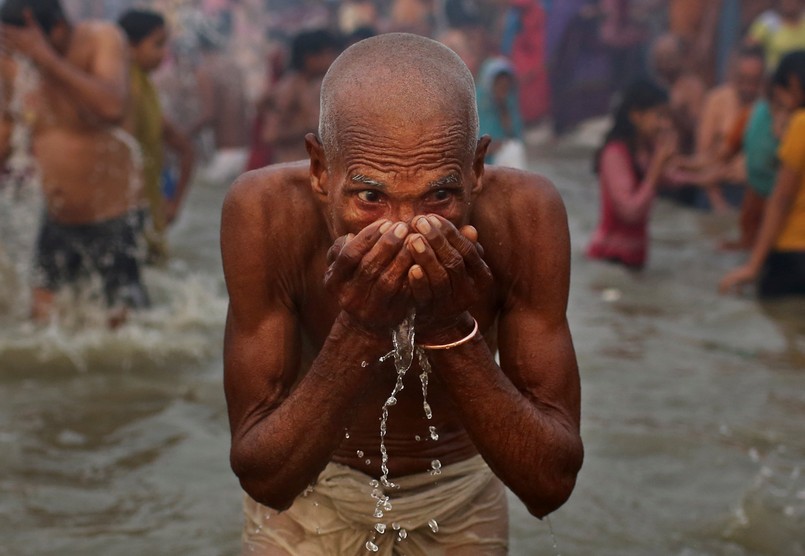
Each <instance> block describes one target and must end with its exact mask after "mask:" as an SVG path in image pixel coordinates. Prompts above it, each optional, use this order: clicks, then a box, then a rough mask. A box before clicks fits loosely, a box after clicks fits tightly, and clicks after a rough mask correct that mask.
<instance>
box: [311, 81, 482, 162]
mask: <svg viewBox="0 0 805 556" xmlns="http://www.w3.org/2000/svg"><path fill="white" fill-rule="evenodd" d="M324 98H325V96H324V95H323V103H322V114H321V118H322V121H321V126H320V133H321V134H322V140H323V141H324V142H325V149H327V150H331V151H332V150H335V151H336V152H337V153H339V154H341V155H347V154H348V153H351V152H352V151H354V150H355V149H358V150H366V149H367V148H370V147H371V148H372V149H380V150H382V149H390V150H393V151H401V152H404V151H407V150H408V151H411V150H416V149H421V148H422V147H423V145H429V146H430V148H433V149H437V150H441V151H443V152H444V153H445V155H450V156H451V157H460V156H461V157H463V156H470V157H471V155H472V153H473V152H474V148H475V145H476V141H477V134H478V129H477V111H476V107H475V96H474V91H468V90H466V88H461V87H456V86H455V84H453V83H451V82H450V80H446V81H445V82H440V80H439V79H438V77H434V76H426V75H417V74H416V73H414V74H413V75H412V74H411V73H410V72H409V73H408V74H406V75H404V76H401V75H399V74H394V72H393V71H391V70H389V69H388V68H383V69H380V70H375V71H369V72H367V73H366V74H365V75H363V76H359V77H358V78H356V79H350V80H346V81H342V82H341V83H338V84H337V85H336V86H335V87H334V88H332V89H331V90H330V91H328V92H327V94H326V101H325V100H324ZM327 143H329V145H328V144H327Z"/></svg>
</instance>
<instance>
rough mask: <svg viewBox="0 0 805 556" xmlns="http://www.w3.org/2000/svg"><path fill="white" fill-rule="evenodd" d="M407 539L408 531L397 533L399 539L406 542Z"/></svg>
mask: <svg viewBox="0 0 805 556" xmlns="http://www.w3.org/2000/svg"><path fill="white" fill-rule="evenodd" d="M407 538H408V531H406V530H405V529H400V531H399V532H398V533H397V539H399V540H401V541H404V540H405V539H407Z"/></svg>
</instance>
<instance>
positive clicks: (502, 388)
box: [428, 337, 583, 517]
mask: <svg viewBox="0 0 805 556" xmlns="http://www.w3.org/2000/svg"><path fill="white" fill-rule="evenodd" d="M428 356H429V358H430V360H431V365H432V366H433V369H434V371H435V372H436V374H437V375H438V376H439V377H440V379H441V381H442V382H443V383H444V386H445V388H446V389H447V390H448V391H449V392H450V395H451V397H452V398H453V400H454V401H455V405H456V407H457V408H458V412H459V414H460V416H461V419H462V422H463V424H464V426H465V428H466V429H467V432H468V433H469V435H470V437H471V438H472V440H473V443H474V444H475V446H476V447H477V448H478V451H479V452H480V453H481V455H482V456H483V457H484V459H485V460H486V461H487V463H488V464H489V466H490V467H491V468H492V469H493V471H494V472H495V474H496V475H498V476H499V477H500V478H501V479H502V480H503V482H504V483H505V484H506V485H507V486H508V487H509V488H511V490H512V491H513V492H514V493H515V494H516V495H517V496H518V497H519V498H520V499H521V500H523V502H524V503H525V505H526V506H527V507H528V509H529V511H530V512H531V513H533V514H534V515H536V516H538V517H543V516H545V515H547V514H548V513H550V512H552V511H554V510H555V509H556V508H558V507H559V506H560V505H561V504H562V503H564V501H565V500H566V499H567V497H568V496H569V495H570V492H571V491H572V489H573V486H574V484H575V479H576V474H577V473H578V470H579V468H580V467H581V461H582V457H583V449H582V445H581V439H580V436H579V434H578V430H577V425H575V424H574V423H573V419H572V418H571V417H569V416H566V415H562V414H561V413H560V411H559V410H558V409H557V408H552V407H549V406H547V405H540V401H539V400H531V399H528V398H527V397H526V396H525V395H523V394H522V393H521V392H520V391H519V390H518V389H517V388H516V387H515V385H514V384H513V383H512V381H511V380H510V379H509V378H508V377H507V376H506V375H505V374H504V373H503V371H502V370H501V369H500V367H499V366H498V365H497V364H496V363H495V360H494V357H493V355H492V353H491V352H490V350H489V348H488V347H487V345H486V342H484V341H483V339H482V338H480V337H478V338H476V339H475V340H474V341H472V342H470V343H468V344H465V345H463V346H461V347H460V348H456V349H452V350H445V351H429V352H428Z"/></svg>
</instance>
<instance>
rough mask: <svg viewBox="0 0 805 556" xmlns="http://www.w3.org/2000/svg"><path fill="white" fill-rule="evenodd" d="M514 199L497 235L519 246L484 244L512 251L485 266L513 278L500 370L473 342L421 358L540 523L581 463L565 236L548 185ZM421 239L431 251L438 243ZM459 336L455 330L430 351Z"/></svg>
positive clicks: (560, 209)
mask: <svg viewBox="0 0 805 556" xmlns="http://www.w3.org/2000/svg"><path fill="white" fill-rule="evenodd" d="M516 196H517V198H515V199H512V200H511V202H510V203H507V204H508V205H509V206H517V207H520V209H519V210H517V211H516V212H517V213H518V214H517V215H515V217H514V218H513V219H507V222H509V224H507V225H506V226H505V227H506V228H508V229H509V230H512V233H513V234H522V237H521V239H522V241H518V242H517V243H516V244H515V243H514V242H513V240H514V239H515V238H514V237H509V236H508V235H506V234H504V235H501V236H499V237H495V238H486V241H489V242H490V244H496V243H499V240H506V239H507V240H508V241H507V243H508V245H510V246H511V249H512V250H514V251H516V255H515V256H512V257H510V258H509V260H508V262H507V263H506V265H505V268H498V269H495V268H493V272H495V271H496V272H497V273H498V274H499V275H500V276H503V275H505V276H511V277H513V283H512V284H511V287H510V288H508V294H507V295H506V299H505V306H504V307H503V311H502V314H501V315H500V320H499V324H498V326H499V328H498V341H499V349H500V361H501V365H500V366H498V365H497V364H496V363H495V360H494V356H493V354H492V353H491V352H490V350H489V348H488V347H487V344H486V343H485V342H483V341H481V340H480V338H477V337H476V339H475V341H472V342H469V343H466V344H463V345H461V346H459V347H457V348H454V349H450V350H430V351H429V352H428V355H429V357H430V360H431V363H432V366H433V369H434V372H435V373H436V374H437V376H438V377H439V379H440V380H441V382H442V383H443V384H444V387H445V388H446V389H447V390H448V392H449V393H450V395H451V397H452V398H453V400H454V401H455V405H456V408H457V410H458V412H459V415H460V417H461V420H462V423H463V424H464V426H465V428H466V429H467V432H468V433H469V435H470V437H471V438H472V440H473V442H474V444H475V446H476V447H477V448H478V451H479V452H480V453H481V455H482V456H483V457H484V459H485V460H486V461H487V463H488V464H489V466H490V467H491V468H492V470H493V471H494V472H495V474H496V475H498V476H499V477H500V478H501V480H503V482H504V483H506V485H507V486H508V487H509V488H511V490H512V491H513V492H514V493H515V494H516V495H517V496H518V497H520V499H521V500H523V502H524V503H525V505H526V507H527V508H528V509H529V511H530V512H531V513H532V514H534V515H536V516H538V517H543V516H545V515H547V514H549V513H550V512H552V511H554V510H555V509H557V508H558V507H559V506H561V505H562V504H563V503H564V502H565V501H566V500H567V498H568V497H569V496H570V493H571V491H572V490H573V487H574V485H575V481H576V475H577V473H578V471H579V469H580V467H581V462H582V458H583V448H582V442H581V437H580V435H579V422H580V385H579V375H578V368H577V365H576V357H575V353H574V350H573V344H572V340H571V337H570V331H569V328H568V324H567V320H566V316H565V312H566V308H567V298H568V288H569V272H570V247H569V234H568V228H567V218H566V215H565V210H564V206H563V204H562V201H561V199H560V198H559V195H558V193H556V191H555V190H554V189H553V188H552V187H551V186H549V185H547V184H541V185H539V186H536V187H529V188H528V190H527V191H525V192H521V193H518V194H517V195H516ZM426 237H427V236H426ZM427 239H428V242H429V244H431V245H434V246H436V247H435V248H434V250H435V251H437V252H438V251H440V248H439V247H438V244H439V241H438V238H436V237H435V236H433V237H427ZM481 240H482V241H483V240H484V238H481ZM440 258H441V257H440ZM446 258H447V257H445V258H443V259H442V260H445V259H446ZM423 266H424V264H423ZM460 336H461V334H459V333H458V332H457V331H456V333H455V337H454V338H444V337H443V336H442V337H441V338H439V343H443V342H444V341H450V339H452V340H455V339H457V338H458V337H460Z"/></svg>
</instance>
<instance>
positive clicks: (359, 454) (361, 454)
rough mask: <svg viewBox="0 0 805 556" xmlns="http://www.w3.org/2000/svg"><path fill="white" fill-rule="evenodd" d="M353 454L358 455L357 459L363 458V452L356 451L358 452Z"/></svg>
mask: <svg viewBox="0 0 805 556" xmlns="http://www.w3.org/2000/svg"><path fill="white" fill-rule="evenodd" d="M355 453H356V454H358V457H359V458H362V457H363V450H358V451H357V452H355Z"/></svg>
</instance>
